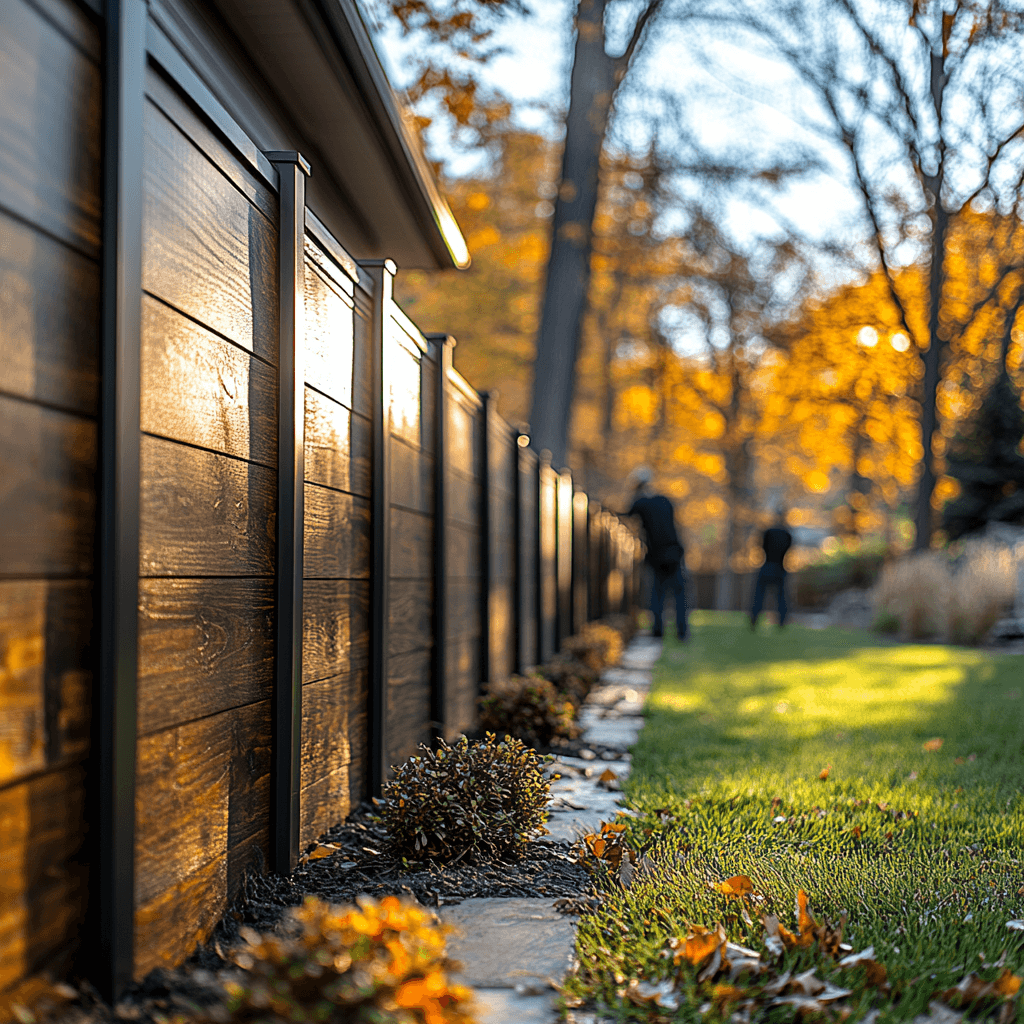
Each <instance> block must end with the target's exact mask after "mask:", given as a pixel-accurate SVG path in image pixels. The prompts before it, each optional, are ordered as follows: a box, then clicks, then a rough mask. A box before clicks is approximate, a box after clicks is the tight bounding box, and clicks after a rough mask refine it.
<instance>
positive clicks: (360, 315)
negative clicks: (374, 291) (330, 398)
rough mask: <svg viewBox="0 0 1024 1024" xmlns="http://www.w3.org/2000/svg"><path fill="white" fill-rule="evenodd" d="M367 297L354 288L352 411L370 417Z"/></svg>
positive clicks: (371, 404)
mask: <svg viewBox="0 0 1024 1024" xmlns="http://www.w3.org/2000/svg"><path fill="white" fill-rule="evenodd" d="M367 301H368V297H367V296H366V293H365V292H363V291H361V290H360V289H359V288H357V289H356V313H355V321H354V326H355V340H354V344H355V355H354V356H353V359H352V411H353V412H357V413H359V414H360V415H361V416H365V417H366V419H370V417H371V416H372V413H373V396H372V395H371V394H370V380H371V378H372V376H373V375H372V373H371V363H370V356H371V338H370V306H369V305H366V302H367Z"/></svg>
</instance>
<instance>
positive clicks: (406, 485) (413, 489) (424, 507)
mask: <svg viewBox="0 0 1024 1024" xmlns="http://www.w3.org/2000/svg"><path fill="white" fill-rule="evenodd" d="M391 503H392V504H393V505H399V506H401V507H402V508H406V509H413V510H415V511H417V512H424V513H426V514H427V515H432V514H433V511H434V459H433V457H432V456H430V455H427V454H426V453H425V452H422V451H420V450H419V449H418V448H413V447H410V446H409V445H408V444H407V443H406V442H405V441H402V440H401V439H400V438H396V437H393V438H392V439H391Z"/></svg>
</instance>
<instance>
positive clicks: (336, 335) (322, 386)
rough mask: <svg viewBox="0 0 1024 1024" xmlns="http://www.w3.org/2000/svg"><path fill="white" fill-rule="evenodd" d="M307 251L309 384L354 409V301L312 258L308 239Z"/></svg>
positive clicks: (306, 348) (307, 374)
mask: <svg viewBox="0 0 1024 1024" xmlns="http://www.w3.org/2000/svg"><path fill="white" fill-rule="evenodd" d="M306 248H307V256H306V293H305V300H306V332H305V375H306V383H307V384H308V385H310V386H311V387H314V388H316V389H317V390H318V391H319V392H321V393H322V394H324V395H327V396H328V397H329V398H333V399H334V400H335V401H336V402H338V403H339V404H340V405H344V406H345V407H346V408H349V409H351V408H352V367H353V359H354V357H355V351H354V339H355V335H354V327H353V307H352V299H351V298H350V297H349V296H348V295H346V294H345V293H344V291H343V290H342V289H341V288H340V287H339V286H338V285H337V283H335V282H334V281H332V280H330V279H329V277H328V275H327V273H326V272H325V271H324V270H323V269H321V266H319V265H318V263H317V262H315V261H314V260H313V259H312V258H311V250H314V249H315V246H314V244H313V243H312V242H310V241H308V240H307V242H306ZM324 258H325V259H326V257H324Z"/></svg>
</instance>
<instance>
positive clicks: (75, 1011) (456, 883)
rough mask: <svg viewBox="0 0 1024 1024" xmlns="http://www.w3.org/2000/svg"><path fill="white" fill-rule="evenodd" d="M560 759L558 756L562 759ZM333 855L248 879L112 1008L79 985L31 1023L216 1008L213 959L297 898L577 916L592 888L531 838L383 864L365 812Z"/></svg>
mask: <svg viewBox="0 0 1024 1024" xmlns="http://www.w3.org/2000/svg"><path fill="white" fill-rule="evenodd" d="M563 752H565V751H563ZM320 842H321V844H325V843H329V844H331V845H333V846H336V847H338V849H337V850H336V851H335V852H334V853H333V854H332V855H331V856H328V857H324V858H322V859H317V860H309V861H307V862H306V863H304V864H302V865H300V867H299V868H297V869H296V870H295V871H294V872H293V873H292V874H291V875H288V876H283V875H275V874H266V875H258V874H251V875H249V876H248V877H247V878H246V880H245V883H244V885H243V887H242V890H241V891H240V892H239V894H238V895H237V896H236V898H235V900H234V903H233V904H232V906H231V908H230V909H229V910H228V912H227V914H225V915H224V918H223V919H222V920H221V922H220V924H218V926H217V928H216V930H215V932H214V935H213V938H212V939H211V941H210V942H209V943H208V944H207V945H206V946H203V947H200V948H199V949H197V950H196V952H195V954H194V956H193V957H192V958H191V959H190V960H189V961H188V962H187V963H186V964H184V965H183V966H182V967H180V968H178V969H176V970H173V971H168V970H162V969H160V970H156V971H153V972H152V973H151V974H150V975H148V976H147V978H146V979H145V980H144V981H143V982H142V983H141V984H139V985H136V986H134V987H133V988H132V989H131V990H130V991H128V992H127V993H126V994H125V996H124V998H123V999H122V1000H121V1002H120V1003H118V1005H117V1006H116V1007H111V1006H109V1005H107V1004H106V1003H104V1002H103V1001H102V1000H101V999H100V998H99V997H98V996H97V995H96V993H95V992H94V991H93V990H92V989H91V988H90V986H88V985H83V986H81V987H79V988H78V989H76V990H75V992H74V994H73V993H72V991H71V990H70V989H67V991H66V995H67V996H73V997H72V998H70V999H69V1001H67V1002H65V1003H64V1004H63V1005H62V1006H61V1007H60V1009H59V1010H56V1011H53V1012H51V1013H41V1014H39V1015H38V1019H39V1021H40V1022H41V1021H43V1020H45V1021H47V1022H53V1024H57V1022H60V1024H116V1022H121V1021H126V1020H129V1021H137V1022H138V1024H167V1022H168V1021H176V1020H179V1019H181V1015H184V1016H185V1017H188V1016H190V1015H191V1008H192V1007H194V1006H197V1005H198V1006H203V1005H205V1004H209V1003H211V1002H213V1001H215V999H216V997H217V995H218V993H219V991H220V985H219V981H218V978H219V977H220V978H223V977H225V976H226V974H225V972H226V971H227V972H228V973H230V970H231V968H230V965H229V963H228V962H227V961H225V960H224V959H223V957H222V953H225V952H226V951H227V950H228V949H230V947H231V946H233V945H234V944H235V943H237V942H238V941H239V929H241V928H242V927H246V926H248V927H250V928H255V929H257V930H260V931H269V930H271V929H272V928H274V927H275V926H276V925H277V924H278V922H279V921H280V920H281V916H282V914H283V913H284V911H285V910H286V909H287V908H288V907H295V906H298V905H300V904H301V903H302V901H303V900H304V899H305V898H306V896H318V897H320V898H321V899H325V900H327V901H328V902H330V903H352V902H354V901H355V898H356V897H357V896H359V895H366V896H372V897H374V898H380V897H383V896H406V897H409V898H414V899H416V900H418V901H419V902H420V903H421V904H423V905H424V906H426V907H431V908H437V907H441V906H446V905H452V904H456V903H460V902H461V901H462V900H466V899H471V898H474V897H488V896H497V897H514V896H520V897H536V896H538V895H539V896H548V897H550V898H551V899H552V900H553V901H557V903H556V906H560V907H561V908H562V909H564V910H565V911H566V912H570V913H572V912H575V913H579V912H580V909H581V908H582V907H583V906H584V905H585V904H586V901H587V900H588V898H590V896H591V893H590V890H591V881H590V877H589V875H588V874H587V873H586V871H584V869H583V868H582V867H581V866H580V865H579V864H577V863H576V862H575V860H574V859H573V858H572V857H571V855H570V848H569V846H568V844H566V843H558V842H551V841H548V840H543V839H538V840H535V841H534V842H532V843H531V844H530V845H529V847H528V851H527V854H526V856H525V857H524V858H523V859H522V860H520V861H517V862H514V863H510V864H466V863H461V862H460V863H459V864H456V865H455V866H445V865H443V864H435V863H428V864H417V865H407V864H403V863H402V862H401V861H395V860H393V859H391V858H390V857H388V856H387V854H386V853H385V849H384V832H383V829H382V827H381V826H380V824H379V822H378V821H377V820H376V818H375V816H374V814H373V809H372V807H371V806H369V805H363V807H361V808H360V810H359V811H358V812H356V813H355V814H353V815H352V816H350V817H349V819H348V820H347V821H346V822H345V823H343V824H341V825H337V826H335V827H334V828H332V829H331V830H330V831H329V832H327V833H325V834H324V835H323V836H321V838H320Z"/></svg>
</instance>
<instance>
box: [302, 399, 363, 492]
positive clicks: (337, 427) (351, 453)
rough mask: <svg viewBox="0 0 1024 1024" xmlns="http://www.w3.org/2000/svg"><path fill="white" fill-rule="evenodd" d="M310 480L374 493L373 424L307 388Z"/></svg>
mask: <svg viewBox="0 0 1024 1024" xmlns="http://www.w3.org/2000/svg"><path fill="white" fill-rule="evenodd" d="M305 445H306V447H305V453H306V470H305V472H306V480H307V482H308V483H313V484H322V485H323V486H325V487H333V488H334V489H335V490H338V491H347V492H348V493H350V494H358V495H360V496H361V497H364V498H368V497H369V496H370V454H371V452H370V424H369V423H368V422H367V421H366V420H365V419H364V418H363V417H362V416H359V415H357V414H355V413H352V412H350V411H349V410H348V409H346V408H345V406H343V405H339V404H338V403H337V402H335V401H334V400H333V399H330V398H326V397H325V396H324V395H321V394H319V393H318V392H316V391H314V390H313V389H312V388H308V387H307V388H306V440H305Z"/></svg>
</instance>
